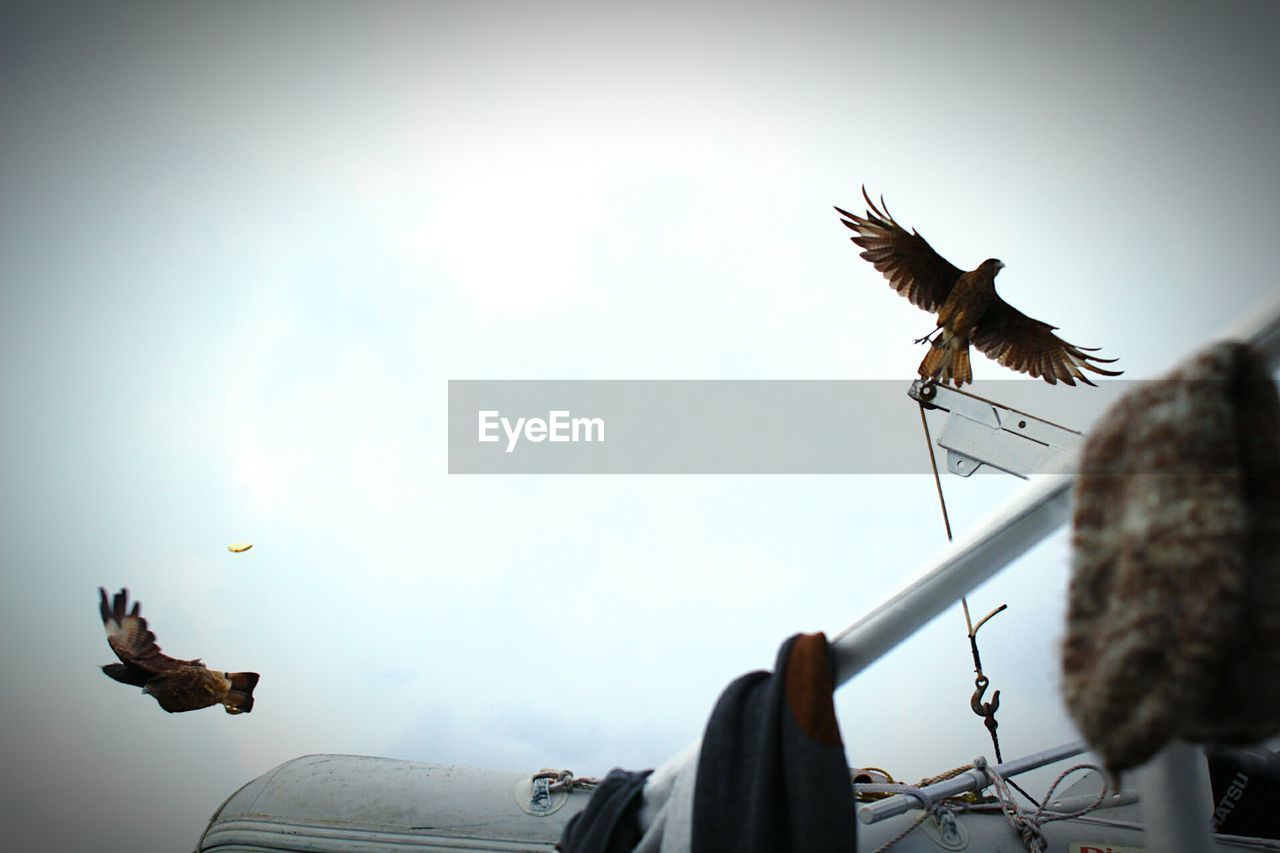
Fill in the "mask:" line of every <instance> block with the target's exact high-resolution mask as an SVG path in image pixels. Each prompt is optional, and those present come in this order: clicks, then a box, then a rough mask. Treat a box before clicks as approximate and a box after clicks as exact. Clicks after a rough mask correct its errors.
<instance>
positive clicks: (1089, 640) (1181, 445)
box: [1062, 343, 1280, 771]
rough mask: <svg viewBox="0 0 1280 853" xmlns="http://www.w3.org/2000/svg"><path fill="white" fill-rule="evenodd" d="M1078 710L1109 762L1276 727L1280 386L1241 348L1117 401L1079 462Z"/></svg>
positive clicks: (1074, 592) (1073, 620)
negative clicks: (1173, 742)
mask: <svg viewBox="0 0 1280 853" xmlns="http://www.w3.org/2000/svg"><path fill="white" fill-rule="evenodd" d="M1072 551H1073V553H1072V578H1071V583H1070V590H1069V602H1068V613H1067V628H1066V637H1065V641H1064V645H1063V659H1062V664H1063V691H1064V698H1065V701H1066V705H1067V708H1068V710H1069V711H1070V712H1071V715H1072V716H1073V717H1074V719H1075V722H1076V724H1077V725H1078V726H1079V728H1080V731H1081V732H1082V733H1083V734H1084V736H1085V737H1086V738H1087V739H1088V741H1089V743H1090V745H1091V746H1092V747H1093V749H1094V750H1095V751H1097V752H1098V753H1099V754H1100V755H1101V756H1102V757H1103V758H1104V760H1105V761H1106V763H1107V766H1108V768H1109V769H1110V770H1112V771H1120V770H1124V769H1127V768H1130V767H1135V766H1137V765H1139V764H1142V763H1144V762H1146V761H1147V760H1148V759H1150V758H1151V757H1152V756H1153V755H1155V753H1156V752H1157V751H1159V750H1160V749H1161V748H1162V747H1163V746H1165V745H1166V744H1167V743H1169V742H1170V741H1171V740H1175V739H1177V740H1184V741H1190V742H1194V743H1210V744H1222V745H1229V744H1253V743H1257V742H1259V741H1261V740H1263V739H1265V738H1267V737H1270V736H1272V735H1275V734H1277V733H1280V397H1277V394H1276V385H1275V382H1274V380H1273V379H1272V377H1271V374H1270V372H1269V371H1268V370H1267V368H1266V366H1265V364H1264V363H1263V362H1262V360H1261V359H1260V358H1259V357H1258V356H1257V355H1256V354H1255V353H1254V352H1253V351H1252V350H1251V349H1250V348H1249V347H1247V346H1245V345H1243V344H1235V343H1225V344H1219V345H1217V346H1213V347H1211V348H1209V349H1207V350H1205V351H1204V352H1202V353H1200V354H1199V355H1197V356H1195V357H1194V358H1192V359H1191V360H1190V361H1188V362H1187V363H1185V364H1184V365H1183V366H1181V367H1180V368H1178V369H1177V370H1175V371H1174V372H1173V373H1172V374H1171V375H1170V376H1168V377H1167V378H1165V379H1162V380H1160V381H1158V382H1152V383H1149V384H1145V385H1143V386H1141V387H1139V388H1138V389H1137V390H1135V391H1133V392H1131V393H1130V394H1128V395H1127V396H1125V397H1124V398H1122V399H1121V400H1120V401H1118V402H1117V403H1116V405H1114V406H1113V407H1112V408H1111V410H1110V411H1108V412H1107V413H1106V415H1105V416H1104V417H1103V418H1102V419H1101V420H1100V421H1099V423H1098V425H1097V427H1096V428H1095V429H1094V431H1093V433H1092V434H1091V435H1090V437H1089V439H1088V441H1087V443H1086V445H1085V449H1084V453H1083V457H1082V460H1081V473H1080V476H1079V480H1078V483H1077V486H1076V493H1075V515H1074V524H1073V532H1072Z"/></svg>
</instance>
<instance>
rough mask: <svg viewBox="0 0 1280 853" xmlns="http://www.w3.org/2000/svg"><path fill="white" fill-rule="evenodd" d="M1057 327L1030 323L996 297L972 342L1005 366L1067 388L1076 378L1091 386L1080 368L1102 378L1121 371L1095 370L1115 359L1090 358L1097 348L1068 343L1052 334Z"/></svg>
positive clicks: (1027, 318) (974, 331)
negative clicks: (1063, 383) (1066, 385)
mask: <svg viewBox="0 0 1280 853" xmlns="http://www.w3.org/2000/svg"><path fill="white" fill-rule="evenodd" d="M1056 328H1058V327H1057V326H1050V325H1049V324H1048V323H1044V322H1041V321H1040V320H1033V319H1032V318H1030V317H1028V316H1027V315H1026V314H1023V313H1022V312H1021V311H1019V310H1018V309H1017V308H1014V307H1013V306H1012V305H1010V304H1009V303H1008V302H1005V301H1004V300H1003V299H1001V298H1000V297H999V295H997V296H996V297H995V300H994V301H993V302H992V303H991V305H990V307H988V308H987V310H986V312H985V313H984V314H983V315H982V319H981V320H980V321H979V322H978V325H977V328H975V329H974V330H973V334H972V336H971V343H972V344H973V345H974V346H975V347H977V348H978V349H979V350H981V351H982V352H983V353H984V354H985V355H986V356H988V357H989V358H993V359H995V360H996V361H998V362H1000V363H1001V364H1003V365H1004V366H1005V367H1011V368H1013V369H1014V370H1018V371H1021V372H1023V373H1029V374H1031V375H1032V376H1036V377H1040V378H1043V379H1044V381H1046V382H1048V383H1049V384H1050V385H1057V384H1058V380H1059V379H1061V380H1062V381H1063V382H1065V383H1066V384H1068V385H1075V384H1076V383H1075V380H1077V379H1079V380H1080V381H1081V382H1083V383H1084V384H1086V385H1093V384H1094V383H1092V382H1090V381H1089V378H1088V377H1087V376H1085V375H1084V374H1083V373H1081V372H1080V368H1082V367H1083V368H1084V369H1085V370H1092V371H1093V372H1094V373H1101V374H1103V375H1104V376H1119V375H1120V374H1121V373H1123V372H1124V371H1122V370H1105V369H1103V368H1101V367H1098V366H1097V364H1110V363H1111V362H1113V361H1115V359H1114V358H1098V357H1097V356H1096V355H1090V354H1089V353H1091V352H1096V350H1097V348H1096V347H1078V346H1075V345H1074V344H1069V343H1067V342H1066V341H1064V340H1063V339H1062V338H1060V337H1058V336H1057V335H1055V334H1054V333H1053V331H1054V329H1056ZM1095 362H1096V363H1097V364H1095Z"/></svg>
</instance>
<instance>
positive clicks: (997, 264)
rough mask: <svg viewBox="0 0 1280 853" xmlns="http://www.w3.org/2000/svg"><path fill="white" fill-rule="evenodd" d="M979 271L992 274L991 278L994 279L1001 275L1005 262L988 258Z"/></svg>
mask: <svg viewBox="0 0 1280 853" xmlns="http://www.w3.org/2000/svg"><path fill="white" fill-rule="evenodd" d="M979 269H981V270H983V271H985V272H988V273H990V274H991V277H992V278H994V277H995V276H996V275H998V274H999V273H1000V270H1002V269H1004V261H1002V260H1000V259H999V258H987V259H986V260H985V261H983V262H982V266H980V267H979Z"/></svg>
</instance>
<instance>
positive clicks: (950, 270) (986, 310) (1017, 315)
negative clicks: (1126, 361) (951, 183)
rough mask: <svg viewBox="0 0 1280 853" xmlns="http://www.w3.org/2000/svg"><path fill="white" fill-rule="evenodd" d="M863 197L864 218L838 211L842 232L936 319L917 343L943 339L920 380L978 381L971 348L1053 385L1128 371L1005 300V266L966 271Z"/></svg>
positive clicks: (991, 263) (990, 263) (989, 263)
mask: <svg viewBox="0 0 1280 853" xmlns="http://www.w3.org/2000/svg"><path fill="white" fill-rule="evenodd" d="M862 197H863V199H864V200H866V202H867V215H866V216H858V215H857V214H856V213H849V212H848V211H845V210H841V209H840V208H838V207H837V208H836V213H839V214H840V216H841V217H843V219H841V222H842V223H843V224H844V226H845V227H846V228H848V229H849V230H851V231H853V232H854V233H855V234H856V235H857V236H855V237H850V238H849V239H850V240H852V241H853V242H854V244H855V245H857V246H859V247H861V248H862V249H864V250H865V251H863V252H862V255H861V256H862V258H864V259H865V260H868V261H870V262H871V264H872V265H873V266H874V267H875V268H876V269H877V270H879V271H880V272H881V273H883V274H884V277H885V278H886V279H888V280H889V284H890V286H892V287H893V289H894V290H896V291H897V292H898V293H900V294H902V295H903V296H905V297H907V299H909V300H910V301H911V304H912V305H915V306H916V307H918V308H923V309H924V310H925V311H928V312H930V313H932V314H937V315H938V316H937V328H936V329H935V331H934V332H930V333H929V334H928V335H926V336H925V337H923V338H921V339H920V340H919V341H917V343H921V342H924V341H928V340H930V339H931V338H932V337H933V335H934V334H935V332H940V333H941V334H939V335H938V338H937V340H933V341H931V346H930V347H929V351H928V352H927V353H926V354H925V357H924V360H923V361H922V362H920V370H919V373H920V376H921V377H922V378H924V379H927V380H932V381H938V382H943V383H946V382H952V383H953V384H955V385H956V386H960V385H963V384H965V383H966V382H972V381H973V369H972V367H971V366H970V362H969V345H970V344H973V346H975V347H977V348H978V349H979V350H980V351H981V352H983V353H984V354H985V355H987V356H988V357H990V358H993V359H995V360H996V361H998V362H1000V363H1001V364H1003V365H1004V366H1005V367H1009V368H1012V369H1013V370H1017V371H1020V372H1022V373H1028V374H1030V375H1031V376H1035V377H1041V378H1043V379H1044V381H1046V382H1048V383H1049V384H1050V385H1056V384H1058V382H1059V381H1061V382H1064V383H1065V384H1067V385H1075V384H1076V381H1077V380H1079V381H1080V382H1083V383H1084V384H1086V385H1092V384H1093V382H1092V381H1090V379H1089V377H1088V376H1086V375H1085V374H1084V373H1083V372H1082V369H1083V370H1088V371H1091V372H1093V373H1100V374H1103V375H1105V376H1118V375H1120V373H1121V372H1122V371H1118V370H1107V369H1105V368H1101V367H1098V365H1099V364H1109V363H1111V362H1113V361H1115V359H1114V358H1099V357H1098V356H1096V355H1091V353H1093V352H1096V350H1095V349H1093V348H1091V347H1078V346H1075V345H1074V344H1069V343H1067V342H1066V341H1064V340H1063V339H1062V338H1060V337H1058V336H1057V335H1055V334H1054V330H1055V329H1057V326H1051V325H1049V324H1048V323H1045V322H1042V321H1040V320H1035V319H1033V318H1031V317H1028V316H1027V315H1026V314H1023V313H1022V312H1021V311H1019V310H1018V309H1017V308H1014V307H1013V306H1012V305H1010V304H1009V303H1008V302H1005V301H1004V300H1003V299H1001V298H1000V295H999V294H998V293H996V276H997V275H999V274H1000V270H1002V269H1004V262H1002V261H1000V260H998V259H997V258H988V259H987V260H985V261H983V262H982V263H981V264H979V265H978V268H977V269H974V270H970V271H969V272H965V271H964V270H962V269H960V268H959V267H957V266H956V265H954V264H952V263H951V262H950V261H948V260H947V259H946V258H944V257H942V255H939V254H938V253H937V252H936V251H934V249H933V247H932V246H930V245H929V242H928V241H927V240H925V239H924V237H921V236H920V233H919V232H918V231H915V230H914V229H913V230H912V231H910V232H908V231H907V229H905V228H903V227H902V226H901V225H899V224H898V223H897V222H896V221H895V220H894V218H893V216H892V215H891V214H890V213H889V207H888V205H886V204H885V203H884V199H883V198H881V200H880V205H879V206H877V205H876V203H875V202H873V201H872V200H871V197H870V196H868V195H867V188H866V187H863V188H862Z"/></svg>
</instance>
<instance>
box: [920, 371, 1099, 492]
mask: <svg viewBox="0 0 1280 853" xmlns="http://www.w3.org/2000/svg"><path fill="white" fill-rule="evenodd" d="M907 395H908V396H909V397H911V399H913V400H916V401H917V402H919V403H922V404H923V405H924V406H925V407H926V408H929V409H938V410H940V411H943V412H947V413H948V414H949V417H948V418H947V422H946V425H945V426H944V427H943V430H942V434H941V435H939V436H938V446H939V447H941V448H943V449H944V450H946V451H947V470H948V471H950V472H951V473H952V474H959V475H960V476H961V477H968V476H969V475H970V474H972V473H973V472H974V471H977V470H978V469H979V468H981V467H982V466H983V465H990V466H991V467H992V468H995V469H997V470H1000V471H1004V472H1005V473H1006V474H1012V475H1014V476H1015V477H1021V478H1022V479H1024V480H1025V479H1026V478H1028V477H1030V476H1031V475H1032V474H1037V473H1040V472H1042V471H1046V470H1049V469H1052V468H1053V466H1054V463H1055V460H1057V458H1058V457H1059V456H1061V455H1062V454H1063V453H1064V452H1066V451H1069V450H1075V449H1078V448H1079V447H1080V446H1081V445H1082V444H1083V442H1084V433H1081V432H1077V431H1076V430H1073V429H1067V428H1066V427H1064V426H1059V425H1058V424H1055V423H1052V422H1051V421H1046V420H1044V419H1043V418H1037V417H1036V416H1034V415H1029V414H1027V413H1026V412H1020V411H1018V410H1017V409H1011V408H1009V407H1008V406H1002V405H1000V404H999V403H996V402H994V401H993V400H987V399H985V398H983V397H978V396H977V395H974V394H970V393H968V392H967V391H960V390H957V389H955V388H948V387H946V386H943V385H935V384H934V383H932V382H925V381H924V380H922V379H917V380H916V381H914V382H912V383H911V389H910V390H909V391H908V392H907Z"/></svg>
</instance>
